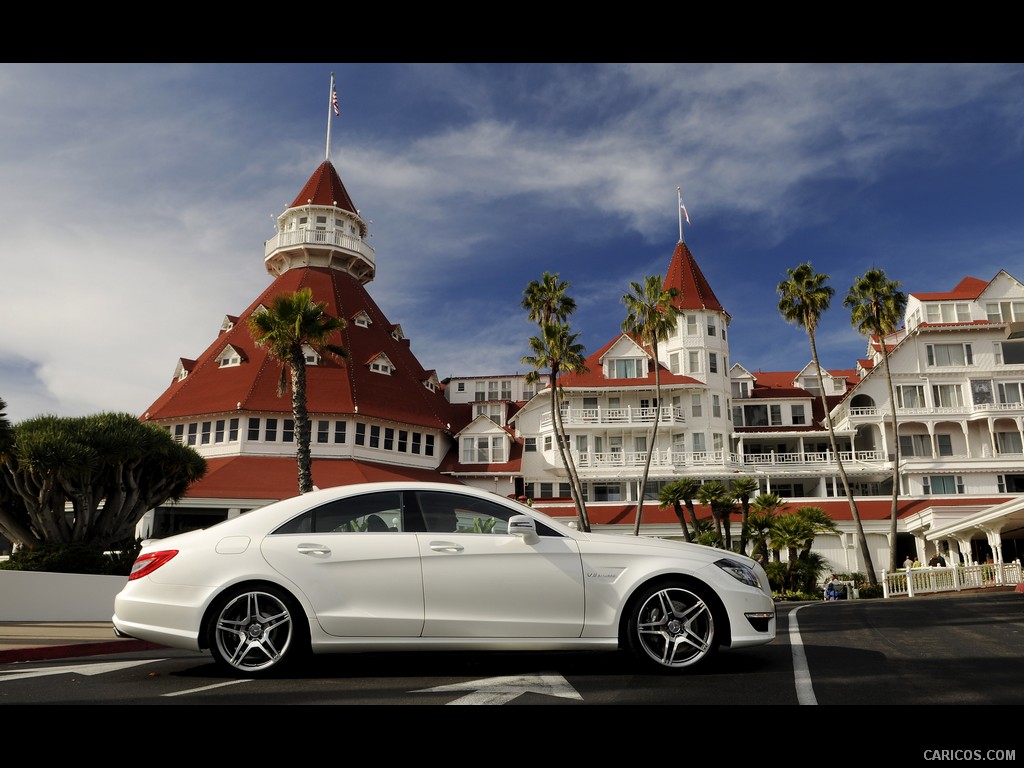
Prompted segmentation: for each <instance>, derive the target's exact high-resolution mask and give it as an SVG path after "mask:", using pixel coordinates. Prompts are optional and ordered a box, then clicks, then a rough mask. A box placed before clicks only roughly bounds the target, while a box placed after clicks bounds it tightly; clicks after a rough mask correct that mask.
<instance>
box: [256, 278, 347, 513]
mask: <svg viewBox="0 0 1024 768" xmlns="http://www.w3.org/2000/svg"><path fill="white" fill-rule="evenodd" d="M324 309H325V305H324V304H322V303H318V302H315V301H313V291H312V290H311V289H309V288H302V289H300V290H298V291H296V292H295V293H288V294H281V295H279V296H276V297H275V298H274V300H273V301H272V302H271V305H270V308H269V309H266V310H263V311H260V312H257V313H255V314H253V315H252V316H251V317H250V318H249V332H250V333H251V334H252V337H253V340H254V341H255V342H256V343H257V344H258V345H259V346H261V347H266V348H267V351H268V352H269V354H270V356H271V357H273V358H274V359H276V360H277V361H278V362H279V363H280V364H281V376H280V378H279V379H278V382H277V395H278V397H281V396H282V395H284V393H285V390H286V389H287V388H288V383H289V379H290V383H291V391H292V417H293V419H294V420H295V440H296V445H297V449H296V458H297V460H298V465H299V493H308V492H309V491H311V490H313V458H312V454H311V452H310V447H309V444H310V423H309V413H308V412H307V410H306V351H305V348H306V347H308V348H310V349H312V350H313V351H314V352H315V353H316V354H318V355H330V356H332V357H336V358H343V357H347V356H348V352H347V351H346V350H345V349H344V348H343V347H341V346H340V345H337V344H332V343H331V342H330V341H329V339H330V338H331V337H332V336H333V335H334V334H335V333H337V332H339V331H341V329H343V328H344V327H345V326H346V325H347V323H346V322H345V320H344V319H343V318H340V317H331V316H330V315H328V314H327V313H326V312H325V311H324Z"/></svg>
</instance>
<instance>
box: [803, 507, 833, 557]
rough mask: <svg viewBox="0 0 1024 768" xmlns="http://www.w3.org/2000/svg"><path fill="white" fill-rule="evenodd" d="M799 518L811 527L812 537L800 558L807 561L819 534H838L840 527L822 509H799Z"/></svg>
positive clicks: (806, 541)
mask: <svg viewBox="0 0 1024 768" xmlns="http://www.w3.org/2000/svg"><path fill="white" fill-rule="evenodd" d="M795 514H796V515H797V517H799V518H801V519H803V520H804V521H805V522H806V523H807V525H808V526H809V527H810V533H811V535H810V536H808V537H807V539H806V540H805V541H804V545H803V546H802V547H801V548H800V558H801V559H802V560H806V559H807V558H808V557H809V556H810V553H811V546H812V545H813V544H814V537H815V536H816V535H817V534H819V533H838V532H839V526H838V525H836V521H835V520H833V519H832V518H831V517H829V516H828V513H826V512H825V510H823V509H822V508H821V507H797V510H796V513H795Z"/></svg>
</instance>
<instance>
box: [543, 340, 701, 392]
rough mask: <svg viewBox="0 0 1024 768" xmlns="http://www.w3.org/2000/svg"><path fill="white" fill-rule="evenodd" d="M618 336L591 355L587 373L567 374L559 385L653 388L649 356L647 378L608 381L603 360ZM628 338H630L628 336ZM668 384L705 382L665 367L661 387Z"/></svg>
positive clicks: (570, 387)
mask: <svg viewBox="0 0 1024 768" xmlns="http://www.w3.org/2000/svg"><path fill="white" fill-rule="evenodd" d="M625 335H626V334H622V335H620V336H616V337H615V338H614V339H612V340H611V341H609V342H608V343H607V344H605V345H604V346H603V347H601V348H600V349H599V350H597V351H596V352H594V353H593V354H592V355H590V356H589V357H588V358H587V360H586V366H587V372H586V373H566V374H563V375H562V376H559V377H558V384H559V386H561V387H565V388H566V389H573V388H588V387H619V388H626V387H645V388H651V387H653V386H654V384H655V381H654V361H653V360H652V359H651V358H650V357H649V356H648V358H647V360H648V365H647V373H646V375H645V376H643V377H641V378H636V379H608V378H605V375H604V366H603V365H602V360H603V358H604V357H605V356H606V355H607V353H608V351H609V350H610V349H611V348H612V347H613V346H614V345H615V344H617V343H618V342H619V340H620V339H621V338H622V336H625ZM627 337H628V336H627ZM668 384H699V385H701V386H704V382H702V381H699V380H697V379H694V378H692V377H690V376H681V375H678V374H675V373H672V372H671V371H670V370H668V368H666V367H665V366H664V365H662V366H661V386H663V387H664V386H665V385H668Z"/></svg>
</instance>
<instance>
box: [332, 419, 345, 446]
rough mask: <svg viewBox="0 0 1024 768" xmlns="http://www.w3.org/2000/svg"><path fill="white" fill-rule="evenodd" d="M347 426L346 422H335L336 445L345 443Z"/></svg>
mask: <svg viewBox="0 0 1024 768" xmlns="http://www.w3.org/2000/svg"><path fill="white" fill-rule="evenodd" d="M346 424H347V422H344V421H336V422H334V442H336V443H344V442H345V432H346V428H345V425H346Z"/></svg>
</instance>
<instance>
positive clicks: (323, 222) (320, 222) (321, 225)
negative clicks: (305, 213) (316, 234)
mask: <svg viewBox="0 0 1024 768" xmlns="http://www.w3.org/2000/svg"><path fill="white" fill-rule="evenodd" d="M316 228H317V229H327V217H326V216H317V217H316Z"/></svg>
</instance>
